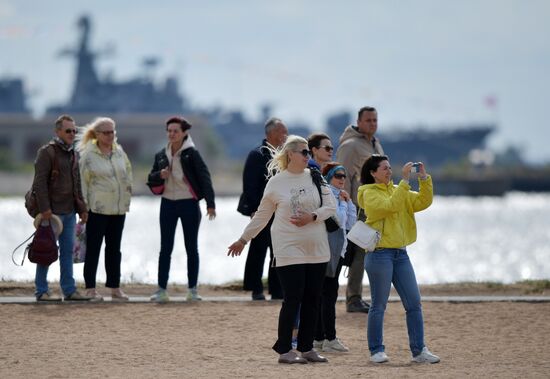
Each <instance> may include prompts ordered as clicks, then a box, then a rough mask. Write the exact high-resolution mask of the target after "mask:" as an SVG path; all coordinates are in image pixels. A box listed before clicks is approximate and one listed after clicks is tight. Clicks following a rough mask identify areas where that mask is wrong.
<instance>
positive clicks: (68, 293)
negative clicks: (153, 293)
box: [33, 115, 90, 302]
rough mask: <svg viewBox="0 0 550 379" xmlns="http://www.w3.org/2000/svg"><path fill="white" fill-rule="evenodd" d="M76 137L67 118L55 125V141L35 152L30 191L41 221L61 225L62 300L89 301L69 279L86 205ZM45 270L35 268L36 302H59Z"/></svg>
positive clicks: (61, 118) (60, 281)
mask: <svg viewBox="0 0 550 379" xmlns="http://www.w3.org/2000/svg"><path fill="white" fill-rule="evenodd" d="M75 135H76V126H75V122H74V120H73V119H72V118H71V117H70V116H67V115H62V116H60V117H59V118H58V119H57V120H56V122H55V137H54V138H53V139H52V140H51V141H50V142H49V143H48V144H47V145H44V146H42V147H41V148H40V149H39V150H38V154H37V156H36V161H35V162H34V181H33V189H34V191H35V193H36V200H37V203H38V210H39V212H40V216H41V218H42V220H49V219H50V218H51V217H52V215H56V216H58V217H59V218H60V220H61V222H62V223H63V231H62V232H61V234H60V235H59V236H58V242H59V266H60V279H59V284H60V286H61V290H62V292H63V295H64V299H65V300H90V297H87V296H83V295H81V294H80V293H79V292H78V291H77V290H76V283H75V280H74V277H73V245H74V239H75V226H76V217H75V214H76V213H78V214H79V216H80V219H81V221H82V222H86V221H87V219H88V211H87V208H86V203H85V202H84V200H83V197H82V189H81V187H80V173H79V170H78V160H77V156H76V154H75V152H74V148H73V143H74V139H75ZM48 268H49V266H43V265H40V264H37V265H36V275H35V279H34V281H35V285H36V292H35V296H36V300H37V301H40V302H42V301H60V300H61V299H60V298H58V297H54V296H52V295H51V294H50V292H49V288H48V280H47V276H48Z"/></svg>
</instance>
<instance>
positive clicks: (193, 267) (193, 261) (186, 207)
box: [158, 198, 202, 289]
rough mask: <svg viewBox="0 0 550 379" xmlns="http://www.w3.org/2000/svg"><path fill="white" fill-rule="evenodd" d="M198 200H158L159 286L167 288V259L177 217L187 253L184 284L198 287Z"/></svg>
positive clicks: (172, 244)
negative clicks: (185, 281)
mask: <svg viewBox="0 0 550 379" xmlns="http://www.w3.org/2000/svg"><path fill="white" fill-rule="evenodd" d="M201 217H202V216H201V211H200V208H199V202H198V201H197V200H194V199H183V200H168V199H165V198H162V200H161V203H160V255H159V272H158V285H159V287H160V288H163V289H166V286H167V285H168V275H169V273H170V261H171V260H172V250H173V249H174V237H175V234H176V226H177V225H178V220H181V226H182V229H183V236H184V240H185V251H186V252H187V283H188V284H187V285H188V287H189V288H195V287H196V286H197V281H198V276H199V248H198V237H199V225H200V223H201Z"/></svg>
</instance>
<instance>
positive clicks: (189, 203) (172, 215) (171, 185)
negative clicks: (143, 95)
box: [148, 117, 216, 302]
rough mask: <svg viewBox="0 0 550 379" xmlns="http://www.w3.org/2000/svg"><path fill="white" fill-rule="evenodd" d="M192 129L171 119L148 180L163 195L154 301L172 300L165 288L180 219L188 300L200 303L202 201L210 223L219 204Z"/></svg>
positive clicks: (178, 118)
mask: <svg viewBox="0 0 550 379" xmlns="http://www.w3.org/2000/svg"><path fill="white" fill-rule="evenodd" d="M189 129H191V124H190V123H189V122H187V120H185V119H184V118H182V117H172V118H170V119H168V121H166V132H167V134H168V145H167V146H166V148H163V149H162V150H161V151H159V152H158V153H157V154H156V155H155V162H154V164H153V168H152V170H151V172H150V173H149V177H148V185H149V186H150V187H151V189H152V190H153V191H154V192H155V193H157V194H162V200H161V204H160V237H161V243H160V255H159V269H158V286H159V289H158V290H157V292H155V293H154V294H153V295H152V296H151V301H156V302H166V301H169V296H168V293H167V292H166V287H167V284H168V274H169V272H170V261H171V256H172V250H173V248H174V236H175V233H176V226H177V223H178V219H179V220H181V224H182V228H183V234H184V239H185V250H186V252H187V279H188V287H189V292H188V293H187V300H190V301H192V300H201V297H200V296H199V294H198V292H197V282H198V275H199V251H198V234H199V225H200V221H201V211H200V208H199V201H200V200H201V199H205V200H206V207H207V213H208V217H209V219H210V220H213V219H214V218H215V217H216V205H215V203H214V189H213V187H212V180H211V179H210V173H209V171H208V167H206V164H205V163H204V161H203V160H202V157H201V155H200V154H199V152H198V150H197V149H195V145H194V143H193V141H192V140H191V136H190V135H189Z"/></svg>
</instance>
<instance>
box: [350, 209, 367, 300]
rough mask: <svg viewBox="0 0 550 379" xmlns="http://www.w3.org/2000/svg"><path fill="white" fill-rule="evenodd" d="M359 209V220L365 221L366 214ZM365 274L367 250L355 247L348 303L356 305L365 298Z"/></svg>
mask: <svg viewBox="0 0 550 379" xmlns="http://www.w3.org/2000/svg"><path fill="white" fill-rule="evenodd" d="M357 209H359V212H358V215H357V220H361V221H365V220H366V217H365V212H363V210H362V209H361V208H359V207H358V208H357ZM364 274H365V250H364V249H362V248H360V247H359V246H355V252H354V254H353V261H352V262H351V266H350V267H349V270H348V286H347V288H346V303H347V304H350V303H354V302H356V301H358V300H361V299H362V298H363V275H364Z"/></svg>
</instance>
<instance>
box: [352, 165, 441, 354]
mask: <svg viewBox="0 0 550 379" xmlns="http://www.w3.org/2000/svg"><path fill="white" fill-rule="evenodd" d="M414 166H415V167H417V169H418V179H419V187H420V190H419V192H414V191H411V187H410V186H409V177H410V175H411V169H412V167H413V163H412V162H409V163H407V164H405V165H404V166H403V169H402V174H403V179H402V180H401V181H400V182H399V185H397V186H395V185H394V184H393V182H392V181H391V177H392V169H391V166H390V162H389V161H388V157H387V156H385V155H372V156H371V157H370V158H369V159H367V160H366V161H365V164H364V165H363V167H362V169H361V182H362V183H363V185H362V186H361V187H359V190H358V192H357V199H358V204H359V206H360V207H361V208H363V209H364V210H365V213H366V215H367V221H366V223H367V224H369V225H370V226H371V227H373V228H374V229H377V230H378V231H379V232H380V233H381V235H382V238H381V239H380V242H379V243H378V247H377V248H376V250H375V251H374V252H371V253H368V254H367V255H366V256H365V270H366V272H367V275H368V277H369V283H370V291H371V299H372V303H371V307H370V310H369V315H368V326H367V339H368V343H369V350H370V353H371V357H370V360H371V361H372V362H374V363H383V362H387V361H388V356H387V355H386V353H385V352H384V350H385V347H384V344H383V325H384V312H385V311H386V304H387V303H388V298H389V295H390V288H391V285H392V283H393V286H394V287H395V289H396V291H397V293H398V294H399V297H400V298H401V301H402V303H403V306H404V307H405V311H406V318H407V330H408V333H409V346H410V349H411V352H412V361H413V362H417V363H422V362H429V363H437V362H439V357H438V356H436V355H434V354H432V353H431V352H430V351H429V350H428V348H427V347H426V346H425V345H424V320H423V317H422V305H421V303H420V291H419V290H418V284H417V283H416V277H415V274H414V269H413V267H412V264H411V261H410V260H409V256H408V255H407V249H406V247H407V245H410V244H412V243H413V242H414V241H416V222H415V219H414V214H415V212H420V211H422V210H424V209H426V208H428V207H429V206H430V205H431V203H432V199H433V186H432V179H431V177H430V176H429V175H428V174H427V173H426V169H425V167H424V165H423V164H422V163H417V164H414Z"/></svg>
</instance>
